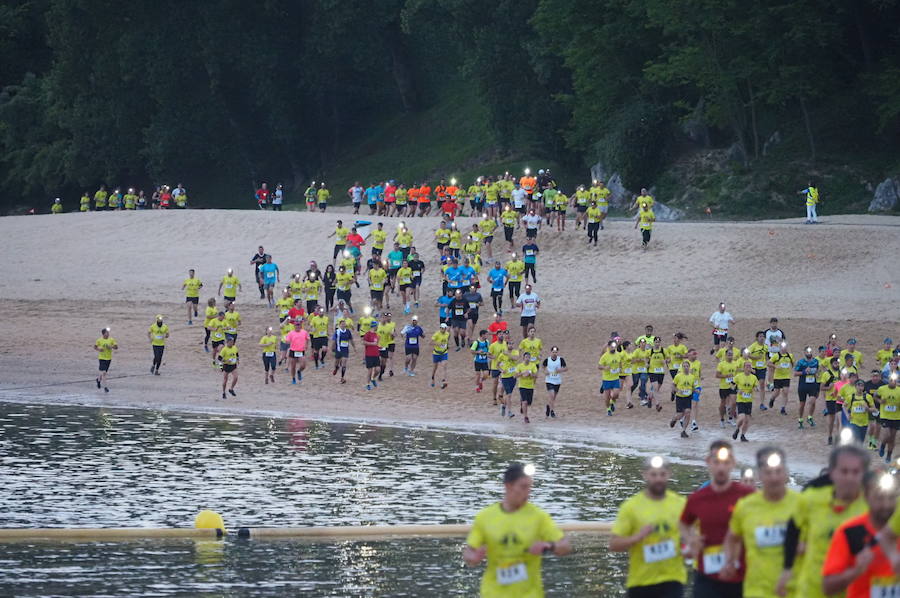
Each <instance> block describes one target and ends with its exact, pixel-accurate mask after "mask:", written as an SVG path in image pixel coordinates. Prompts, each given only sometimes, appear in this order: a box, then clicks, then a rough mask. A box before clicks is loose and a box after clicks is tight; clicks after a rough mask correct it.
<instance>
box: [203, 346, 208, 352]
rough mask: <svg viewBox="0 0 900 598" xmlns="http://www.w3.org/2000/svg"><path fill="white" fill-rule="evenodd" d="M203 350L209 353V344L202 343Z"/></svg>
mask: <svg viewBox="0 0 900 598" xmlns="http://www.w3.org/2000/svg"><path fill="white" fill-rule="evenodd" d="M203 350H204V351H206V352H207V353H209V345H203Z"/></svg>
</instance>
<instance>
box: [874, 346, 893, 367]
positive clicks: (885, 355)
mask: <svg viewBox="0 0 900 598" xmlns="http://www.w3.org/2000/svg"><path fill="white" fill-rule="evenodd" d="M893 356H894V352H893V351H891V350H889V349H879V350H878V351H876V352H875V361H877V362H878V367H879V368H881V369H884V366H886V365H887V362H889V361H890V360H891V357H893Z"/></svg>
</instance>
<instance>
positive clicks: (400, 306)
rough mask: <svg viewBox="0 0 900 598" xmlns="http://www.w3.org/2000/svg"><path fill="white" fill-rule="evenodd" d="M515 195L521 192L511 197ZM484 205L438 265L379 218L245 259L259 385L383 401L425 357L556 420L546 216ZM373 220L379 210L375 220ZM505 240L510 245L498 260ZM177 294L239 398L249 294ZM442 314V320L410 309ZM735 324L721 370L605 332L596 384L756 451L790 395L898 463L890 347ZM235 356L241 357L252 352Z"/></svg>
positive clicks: (556, 360)
mask: <svg viewBox="0 0 900 598" xmlns="http://www.w3.org/2000/svg"><path fill="white" fill-rule="evenodd" d="M504 180H506V179H504ZM520 186H521V183H520V182H515V183H514V184H513V188H514V189H513V191H514V192H515V191H516V190H518V189H519V188H520ZM526 201H528V200H526ZM588 201H590V199H589V198H588ZM514 203H515V202H514ZM489 207H493V206H488V205H485V206H479V209H478V210H475V214H476V215H478V214H481V217H480V218H477V219H475V220H474V222H473V223H472V224H471V225H470V226H471V228H470V229H469V230H463V229H464V228H465V227H464V226H462V225H458V224H457V221H456V220H455V219H452V218H449V217H448V218H442V219H440V220H439V221H438V222H437V224H436V228H435V229H434V231H433V238H432V239H426V240H422V239H420V240H419V243H418V244H419V245H423V244H427V243H433V247H434V250H435V251H434V252H432V251H431V249H430V248H428V249H427V253H429V254H431V255H432V257H431V258H430V259H429V258H426V257H423V255H422V254H420V252H419V250H418V249H417V240H416V239H415V238H414V235H413V233H412V231H411V230H410V228H408V226H407V224H406V221H404V220H399V221H398V222H397V226H396V228H395V229H393V230H391V231H389V230H387V229H386V228H385V226H384V222H382V221H378V222H374V223H373V222H372V221H367V220H356V221H354V222H353V223H352V224H351V223H348V224H346V225H345V223H344V221H343V220H337V222H336V226H335V228H334V230H333V231H332V232H330V233H328V234H327V235H325V234H324V233H323V239H321V241H328V242H330V241H332V240H333V249H332V251H330V255H328V254H326V256H323V257H324V258H325V260H326V261H328V259H329V258H330V262H331V263H329V264H327V265H326V266H325V268H324V269H320V268H319V266H318V264H317V263H316V262H312V263H310V265H309V267H308V268H307V269H306V270H305V271H302V272H293V273H290V274H286V273H284V272H282V270H281V269H280V268H279V266H278V264H277V263H275V262H274V261H273V259H272V256H271V255H269V254H267V253H266V252H265V250H264V248H263V247H259V248H258V250H257V252H256V253H255V254H254V255H253V256H252V258H251V260H250V265H251V267H252V268H253V269H252V272H253V275H252V280H251V284H252V285H253V286H255V287H256V289H257V290H258V292H259V299H260V300H261V301H262V302H263V305H264V306H265V308H268V309H270V310H271V311H272V312H274V313H273V315H272V320H271V325H269V326H267V327H266V328H265V329H264V330H261V331H254V332H256V334H255V335H253V337H251V343H252V345H253V346H255V347H256V350H258V351H259V352H260V353H261V354H262V360H261V361H262V363H261V366H259V367H260V370H259V373H263V374H264V381H265V383H266V384H274V383H275V381H276V374H277V373H278V371H279V369H280V370H281V371H282V373H286V374H288V375H289V376H288V377H289V378H290V383H291V384H293V385H296V384H301V383H302V382H303V376H304V374H307V375H308V372H307V367H308V365H311V366H312V368H313V370H314V371H316V370H322V369H330V370H331V374H332V375H333V376H334V377H335V379H336V380H337V381H338V382H339V383H340V384H346V383H347V382H348V381H349V380H350V379H351V378H350V376H349V374H348V372H350V371H352V370H353V369H354V368H357V367H359V366H358V365H357V364H359V362H360V361H361V362H362V366H363V368H362V369H364V378H363V381H362V386H364V387H365V388H366V389H367V390H374V389H377V388H378V387H379V385H380V384H382V383H384V382H385V378H386V377H387V378H388V379H390V378H393V377H395V374H402V375H404V376H407V377H416V376H418V375H419V374H420V365H419V358H420V355H422V354H423V353H424V354H426V355H430V360H428V361H429V363H428V364H427V365H426V370H425V372H424V376H425V377H426V379H427V380H428V381H429V382H430V385H431V386H432V387H435V388H440V389H445V388H447V387H448V385H450V384H451V383H452V384H453V386H454V388H453V392H460V387H466V386H468V387H469V388H471V389H473V392H475V393H483V394H485V395H488V394H489V395H490V405H491V406H493V407H495V408H496V409H497V413H498V415H499V416H500V417H501V418H505V419H511V418H515V417H517V416H520V417H521V420H522V421H523V422H524V423H531V421H532V418H533V417H534V416H535V413H536V412H540V411H542V412H543V415H544V417H545V418H549V419H554V418H556V417H557V413H558V411H559V407H558V401H559V395H560V392H561V389H562V385H563V377H564V375H565V374H566V372H567V371H568V369H569V367H570V364H568V363H567V361H566V358H565V356H564V347H563V348H562V350H561V348H560V347H557V346H551V345H545V343H544V341H543V340H542V339H541V337H540V335H539V334H538V331H539V323H538V318H539V314H540V313H541V311H542V309H546V308H545V307H544V305H545V303H544V299H543V298H542V297H541V294H540V292H539V283H538V270H539V268H538V258H539V256H540V252H541V250H540V247H539V245H538V237H539V232H540V231H541V230H543V229H544V227H546V226H547V224H546V223H547V220H546V219H547V215H546V214H545V213H543V212H542V213H541V214H540V215H538V214H537V213H533V214H532V212H533V211H534V210H533V209H532V208H531V207H530V206H528V205H527V204H523V208H524V209H523V210H519V209H518V205H516V206H515V208H516V209H509V208H510V206H509V205H507V206H504V207H502V208H499V209H498V210H496V213H497V214H498V216H497V217H496V218H495V217H492V216H491V215H490V213H488V212H481V211H480V210H481V209H486V208H489ZM588 209H589V210H590V209H593V208H588ZM379 210H381V208H379V207H378V205H377V204H376V207H375V212H376V214H377V212H378V211H379ZM586 213H587V212H586ZM375 219H377V216H376V218H375ZM601 224H602V220H601ZM584 225H585V227H586V228H588V227H590V225H591V223H590V222H589V220H586V221H585V222H584ZM576 226H579V224H576ZM499 229H502V230H503V235H504V237H503V241H502V245H501V247H498V248H496V249H495V248H494V247H493V245H494V241H495V235H496V234H497V232H498V231H499ZM364 251H365V252H367V253H368V256H366V255H364ZM495 253H496V254H497V255H496V256H495ZM500 254H503V255H504V258H503V259H500V257H499V256H500ZM435 256H436V257H435ZM426 278H431V279H432V280H433V281H439V282H440V289H441V290H440V294H438V295H437V296H423V291H422V281H423V280H425V279H426ZM363 285H365V290H363V289H364V286H363ZM430 288H434V285H432V286H431V287H430ZM182 289H183V290H184V295H185V304H186V306H187V308H186V312H185V319H186V320H187V323H188V324H190V325H193V323H194V320H195V319H197V322H198V324H199V323H200V322H202V327H203V329H204V333H203V348H204V350H205V351H208V352H209V353H210V354H211V362H212V364H213V365H214V366H215V367H217V368H220V369H221V371H222V388H221V392H222V394H221V396H222V398H227V397H228V395H229V394H230V395H231V396H236V391H235V386H236V384H237V381H238V369H239V368H238V365H239V353H238V349H237V339H238V332H239V331H241V330H243V322H242V319H241V315H240V313H239V312H238V310H237V309H236V300H237V298H238V296H239V294H241V293H244V292H245V291H244V288H243V286H242V283H241V280H240V278H239V277H238V276H237V275H236V274H235V272H234V270H233V269H228V270H227V271H226V272H225V273H224V275H223V276H222V278H221V280H219V282H218V285H217V286H215V287H214V289H215V293H212V295H214V296H211V297H209V298H208V299H207V300H206V305H205V307H204V308H203V309H204V311H203V313H202V314H201V313H200V311H199V310H200V305H199V304H200V296H201V292H204V291H205V290H206V289H205V288H204V287H203V284H202V283H201V281H200V279H199V278H198V277H197V275H196V273H195V272H194V271H193V270H191V271H189V272H188V277H187V278H186V279H184V281H183V283H182ZM247 292H251V291H250V290H249V289H248V290H247ZM360 294H362V297H360ZM488 297H490V307H489V308H488V306H487V302H488ZM551 300H552V298H551ZM243 303H244V304H246V303H247V302H246V301H244V302H243ZM391 304H393V308H392V305H391ZM435 308H437V317H436V318H434V319H431V317H426V316H422V317H420V316H419V315H418V313H417V312H419V311H422V312H432V310H434V309H435ZM392 309H393V310H396V312H397V316H396V317H395V316H394V313H393V311H392ZM414 312H416V313H414ZM485 312H486V313H485ZM432 313H433V312H432ZM510 316H513V317H512V318H510ZM426 320H430V321H426ZM734 322H735V320H734V318H733V317H732V315H731V313H729V312H728V311H727V309H726V305H725V304H724V303H721V304H719V305H718V307H717V309H716V310H715V311H714V312H713V313H712V315H711V316H710V318H709V325H710V328H711V337H710V339H711V340H710V341H709V342H710V344H709V347H708V349H709V353H710V355H711V356H713V357H714V359H715V361H716V365H715V368H714V369H713V368H710V369H711V370H712V371H709V372H706V371H704V366H703V364H702V363H701V361H700V358H699V353H700V351H705V350H706V348H707V347H700V346H698V345H693V346H692V345H690V344H688V338H687V335H685V334H683V333H682V332H678V331H675V332H674V333H672V334H671V337H670V338H671V340H669V341H664V339H663V338H662V337H661V336H658V335H657V334H656V333H655V332H654V328H653V326H652V325H647V326H646V328H645V329H644V331H643V334H641V335H637V334H632V335H628V334H625V333H623V332H620V331H613V332H611V333H610V335H609V337H608V339H606V340H604V341H602V346H601V347H599V348H598V352H599V355H598V360H597V374H596V375H597V385H598V388H599V396H600V399H601V401H602V403H601V404H602V408H603V410H605V412H606V415H607V416H608V417H613V416H614V415H615V413H616V410H617V409H623V408H624V409H634V408H647V409H649V410H650V413H651V414H655V413H659V412H663V411H665V412H666V413H665V414H664V415H660V416H659V417H660V421H661V422H662V421H666V422H667V423H668V424H669V426H670V427H671V428H675V434H676V435H678V436H681V437H683V438H687V437H689V436H690V435H691V433H693V432H696V431H698V430H699V423H698V413H699V410H700V409H701V406H702V405H706V404H708V403H710V402H712V403H713V405H712V406H710V407H705V408H707V409H709V408H711V409H713V410H716V411H717V412H718V416H719V425H720V426H721V427H722V428H728V427H733V430H732V431H730V435H731V436H732V438H733V439H734V440H740V441H749V440H750V429H751V424H752V420H753V417H754V410H756V411H757V417H758V416H759V413H761V412H766V411H769V410H773V412H774V413H777V414H779V415H781V416H787V415H788V400H789V397H790V396H792V393H791V386H792V384H795V385H796V389H797V390H796V392H797V395H796V396H797V403H796V404H797V411H796V417H797V419H796V421H797V424H796V425H797V427H798V428H799V429H804V428H812V427H815V426H816V420H817V418H818V417H819V416H820V415H821V416H822V417H824V422H823V423H824V424H825V426H826V427H827V440H826V442H827V443H828V444H829V445H830V444H833V442H834V438H835V437H836V434H838V433H839V432H840V430H842V429H843V428H847V429H849V430H851V431H852V432H853V434H854V435H855V437H856V438H857V439H858V440H859V442H861V443H865V444H867V445H868V446H869V448H871V449H873V450H878V451H879V453H880V454H881V455H882V456H883V457H885V458H887V459H890V458H891V456H892V453H893V449H894V444H895V438H896V432H897V429H898V427H900V389H898V388H897V382H898V380H897V376H898V372H897V368H898V365H897V364H898V358H900V352H898V351H897V350H896V349H895V348H894V347H893V341H892V340H891V338H890V337H888V338H885V339H884V344H883V346H882V348H880V349H879V350H877V351H875V352H874V354H872V355H871V356H865V357H864V356H863V354H862V352H861V351H860V350H859V349H858V348H857V341H856V339H855V338H850V339H848V340H847V342H846V343H844V344H843V345H842V346H839V343H838V341H837V339H836V335H831V336H830V337H829V338H827V339H818V341H817V342H814V343H813V342H811V343H809V344H808V345H805V346H804V345H800V346H799V348H795V347H796V345H793V344H792V345H790V346H789V345H788V339H787V336H786V334H785V333H784V331H783V330H781V328H779V323H778V320H777V318H772V319H771V321H770V322H769V325H768V326H767V327H765V328H761V329H759V330H758V331H756V333H755V334H754V335H753V336H745V337H744V338H741V339H740V341H737V340H736V339H735V337H734V336H732V331H733V328H732V327H733V325H734ZM244 334H245V336H242V339H244V338H246V334H247V333H244ZM148 335H149V336H150V341H151V345H152V346H153V347H154V348H153V351H154V362H153V364H154V365H153V368H152V370H151V373H154V374H158V373H159V366H160V364H161V363H162V357H161V356H162V353H163V351H164V348H165V345H166V342H167V341H168V335H169V332H168V326H167V324H166V323H165V321H164V318H163V317H162V316H158V317H157V319H156V321H155V322H154V324H153V325H152V326H151V327H150V329H149V331H148ZM108 336H109V334H108V331H107V332H105V333H104V334H103V336H102V337H101V338H100V339H98V341H97V344H96V346H95V349H96V350H97V351H98V353H99V354H100V360H101V363H100V369H101V375H100V376H98V378H97V385H98V387H102V388H104V389H105V388H108V386H107V385H106V376H105V372H106V371H107V370H108V368H109V362H110V359H111V356H110V354H111V351H112V350H114V347H110V345H109V342H108V339H107V337H108ZM241 345H242V346H243V347H244V348H245V351H244V353H245V354H246V347H247V345H246V342H242V343H241ZM358 353H361V354H362V355H361V357H362V359H359V357H360V355H358ZM451 359H452V360H468V361H470V362H471V364H472V365H471V368H472V369H471V371H472V374H471V378H470V379H469V380H450V379H449V375H448V367H447V366H448V362H449V361H450V360H451ZM429 366H430V367H429ZM866 366H868V367H869V369H868V370H866V369H865V368H866ZM243 369H244V368H241V370H242V371H243ZM540 378H543V380H542V382H543V385H542V386H543V389H542V388H541V384H540V382H539V379H540ZM354 379H355V380H356V382H357V383H360V382H361V381H360V380H359V378H358V377H356V378H354ZM704 390H705V392H704ZM541 398H543V401H541ZM535 402H541V403H542V405H541V407H543V409H541V407H539V406H536V405H535ZM817 411H819V412H820V413H817ZM651 416H652V415H651ZM820 421H821V420H820Z"/></svg>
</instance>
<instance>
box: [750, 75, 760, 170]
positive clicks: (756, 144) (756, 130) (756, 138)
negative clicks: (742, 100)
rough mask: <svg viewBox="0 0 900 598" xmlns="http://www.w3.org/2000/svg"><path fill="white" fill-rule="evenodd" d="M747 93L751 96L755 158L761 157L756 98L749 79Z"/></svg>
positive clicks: (751, 127) (751, 125)
mask: <svg viewBox="0 0 900 598" xmlns="http://www.w3.org/2000/svg"><path fill="white" fill-rule="evenodd" d="M747 93H748V94H749V97H750V130H751V131H752V132H753V159H754V160H758V159H759V127H758V126H757V122H756V98H755V96H754V95H753V85H752V84H751V83H750V81H749V80H748V81H747Z"/></svg>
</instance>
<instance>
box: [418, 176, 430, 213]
mask: <svg viewBox="0 0 900 598" xmlns="http://www.w3.org/2000/svg"><path fill="white" fill-rule="evenodd" d="M430 215H431V187H429V186H428V183H426V182H422V186H421V187H419V216H420V217H421V216H430Z"/></svg>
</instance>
